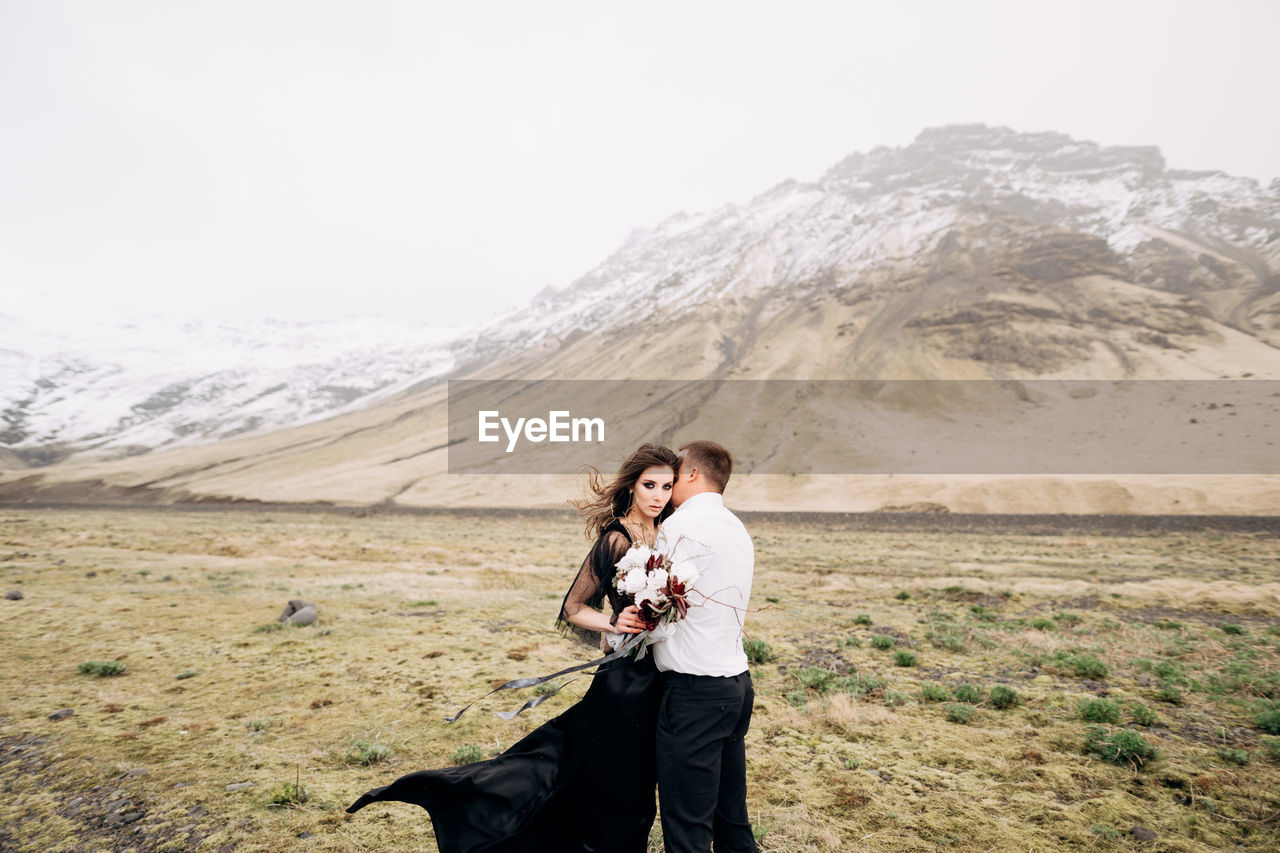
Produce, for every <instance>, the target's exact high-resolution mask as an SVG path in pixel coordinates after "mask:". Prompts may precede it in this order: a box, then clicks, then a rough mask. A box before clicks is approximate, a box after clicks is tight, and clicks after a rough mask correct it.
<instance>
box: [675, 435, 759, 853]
mask: <svg viewBox="0 0 1280 853" xmlns="http://www.w3.org/2000/svg"><path fill="white" fill-rule="evenodd" d="M679 456H680V469H679V470H678V471H677V472H676V480H675V483H674V484H673V485H672V489H671V502H672V503H673V504H675V506H676V507H677V509H676V512H674V513H672V515H671V516H670V517H669V518H667V520H666V521H664V522H663V523H662V538H663V540H664V541H665V542H667V543H668V545H667V547H668V548H670V549H671V550H670V551H669V552H668V556H670V557H671V559H672V560H673V562H680V561H681V560H692V561H693V562H694V564H695V565H696V566H697V567H698V570H699V572H700V575H699V578H698V581H697V589H696V590H695V591H694V593H693V595H692V597H691V601H690V604H692V605H694V606H692V607H690V608H689V613H688V615H687V616H686V617H685V618H684V619H683V620H682V621H681V622H679V623H678V624H677V625H676V626H675V630H674V631H673V632H672V633H671V636H670V637H669V638H668V639H667V640H666V641H665V642H660V643H656V644H655V645H654V646H653V657H654V662H655V663H656V664H657V666H658V669H660V670H662V671H663V673H664V675H663V681H664V687H663V696H662V704H661V705H660V706H659V708H660V710H659V712H658V734H657V757H658V801H659V803H660V804H661V807H662V837H663V840H664V842H665V846H666V850H667V853H707V851H708V850H710V849H711V844H712V842H713V841H714V842H715V849H716V853H738V851H756V850H757V849H758V848H757V847H756V842H755V838H754V837H753V836H752V834H751V823H750V821H749V820H748V817H747V757H746V749H745V746H744V744H743V738H744V737H745V736H746V734H747V727H748V725H749V724H750V722H751V706H752V702H753V701H754V699H755V692H754V691H753V690H752V688H751V674H750V673H749V672H747V656H746V654H745V653H744V652H743V651H742V620H743V616H744V615H745V612H746V609H747V603H748V601H749V600H750V598H751V577H752V573H753V572H754V569H755V548H754V546H753V545H752V543H751V537H750V536H749V535H748V534H747V530H746V528H745V527H743V526H742V522H741V521H739V520H738V518H737V516H735V515H734V514H733V513H731V512H729V510H727V509H725V506H724V497H723V492H724V487H725V486H726V485H727V484H728V482H729V474H730V473H731V472H732V471H733V459H732V457H730V456H729V451H727V450H725V449H724V448H723V447H721V446H720V445H718V444H716V443H714V442H710V441H694V442H690V443H689V444H686V445H684V446H683V447H681V448H680V453H679ZM698 592H702V593H704V594H705V595H706V596H707V597H708V598H712V599H715V601H706V602H702V601H701V599H700V597H699V595H698V594H697V593H698Z"/></svg>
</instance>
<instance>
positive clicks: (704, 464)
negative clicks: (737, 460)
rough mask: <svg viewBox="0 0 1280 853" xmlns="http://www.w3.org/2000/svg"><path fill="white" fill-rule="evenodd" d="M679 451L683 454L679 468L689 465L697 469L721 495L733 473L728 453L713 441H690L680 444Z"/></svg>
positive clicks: (731, 460)
mask: <svg viewBox="0 0 1280 853" xmlns="http://www.w3.org/2000/svg"><path fill="white" fill-rule="evenodd" d="M680 450H681V452H682V453H684V459H683V460H682V461H681V463H680V467H681V468H683V467H684V466H685V465H690V466H692V467H694V468H697V469H698V470H699V471H700V472H701V473H702V476H704V477H706V478H707V479H708V480H709V481H711V483H712V485H714V486H715V487H716V491H718V492H720V493H721V494H723V493H724V487H725V486H727V485H729V475H730V474H732V473H733V457H732V456H730V455H729V451H727V450H725V449H724V448H723V447H721V446H720V445H718V444H716V443H715V442H714V441H691V442H689V443H688V444H682V445H681V446H680Z"/></svg>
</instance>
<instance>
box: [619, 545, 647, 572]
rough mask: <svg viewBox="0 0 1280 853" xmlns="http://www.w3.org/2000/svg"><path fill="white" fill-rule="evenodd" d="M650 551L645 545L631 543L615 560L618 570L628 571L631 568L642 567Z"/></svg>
mask: <svg viewBox="0 0 1280 853" xmlns="http://www.w3.org/2000/svg"><path fill="white" fill-rule="evenodd" d="M650 553H651V552H650V551H649V548H648V547H647V546H645V545H632V546H631V547H630V548H629V549H627V553H625V554H623V555H622V559H621V560H619V561H618V562H617V567H618V571H620V572H623V573H629V572H630V571H631V570H632V569H643V568H644V566H645V563H647V562H649V554H650Z"/></svg>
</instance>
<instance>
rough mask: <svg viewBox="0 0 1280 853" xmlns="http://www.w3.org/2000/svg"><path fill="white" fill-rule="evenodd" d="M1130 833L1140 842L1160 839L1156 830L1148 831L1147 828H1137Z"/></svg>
mask: <svg viewBox="0 0 1280 853" xmlns="http://www.w3.org/2000/svg"><path fill="white" fill-rule="evenodd" d="M1129 832H1130V833H1131V834H1132V835H1133V837H1134V838H1136V839H1138V840H1139V841H1155V840H1156V839H1157V838H1159V837H1160V836H1159V834H1158V833H1157V832H1155V830H1151V829H1147V828H1146V827H1145V826H1135V827H1134V828H1133V829H1131V830H1129Z"/></svg>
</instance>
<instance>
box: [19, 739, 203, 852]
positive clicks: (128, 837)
mask: <svg viewBox="0 0 1280 853" xmlns="http://www.w3.org/2000/svg"><path fill="white" fill-rule="evenodd" d="M64 763H65V762H63V761H60V760H58V759H57V758H54V757H51V755H50V748H49V743H48V741H47V740H46V739H45V738H40V737H36V736H35V735H30V734H24V735H17V736H11V737H5V738H0V778H2V779H4V784H5V790H6V791H9V792H10V793H11V795H12V796H13V797H14V799H15V800H16V799H20V798H22V797H23V795H24V794H27V793H35V792H41V793H43V794H45V795H52V796H53V797H54V798H55V799H56V800H57V806H56V807H55V809H54V813H55V814H57V815H58V817H60V818H63V819H64V820H66V821H67V822H68V823H69V824H70V825H71V826H72V827H74V829H73V830H72V831H71V832H70V833H69V837H72V838H75V839H76V841H77V842H78V843H79V845H80V846H79V847H77V848H76V849H97V848H98V846H99V845H100V844H105V845H106V847H107V849H111V850H125V849H130V850H135V851H139V853H146V851H152V850H156V851H158V850H173V849H176V847H175V842H176V841H178V840H183V841H184V844H185V847H186V849H195V848H196V847H198V846H199V844H200V841H201V839H202V838H203V836H204V833H203V832H202V831H201V828H200V825H199V822H198V818H199V817H203V816H204V811H203V809H201V810H200V813H199V814H193V815H192V821H191V822H190V823H188V824H184V825H182V826H178V825H175V824H173V823H170V822H168V821H163V820H157V819H154V818H151V817H150V813H151V811H152V803H151V802H150V801H149V800H148V798H146V797H145V796H142V795H140V794H139V793H137V792H136V791H134V790H131V788H132V785H131V783H132V782H133V780H135V779H137V778H140V777H141V776H143V775H144V774H145V772H146V771H141V770H132V771H128V772H125V773H121V774H119V775H117V776H115V777H114V778H112V779H110V780H108V781H106V782H103V783H101V784H98V785H94V786H92V787H90V788H87V789H85V790H83V791H78V792H77V791H69V790H66V789H65V788H64V787H63V778H64V776H65V773H64V768H63V766H62V765H63V764H64ZM15 828H16V827H14V826H11V825H5V824H0V850H17V849H19V842H20V839H19V837H17V836H16V835H14V829H15Z"/></svg>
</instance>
